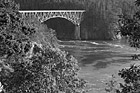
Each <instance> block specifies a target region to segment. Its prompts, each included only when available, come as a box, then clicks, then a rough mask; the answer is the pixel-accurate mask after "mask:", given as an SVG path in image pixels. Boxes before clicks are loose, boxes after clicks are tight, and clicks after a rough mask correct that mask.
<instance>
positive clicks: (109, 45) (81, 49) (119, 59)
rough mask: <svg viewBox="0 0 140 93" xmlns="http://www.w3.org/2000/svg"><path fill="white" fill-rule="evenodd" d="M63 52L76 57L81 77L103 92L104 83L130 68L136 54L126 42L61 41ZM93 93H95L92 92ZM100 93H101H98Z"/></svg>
mask: <svg viewBox="0 0 140 93" xmlns="http://www.w3.org/2000/svg"><path fill="white" fill-rule="evenodd" d="M59 43H60V47H61V49H62V50H65V51H68V52H69V53H71V54H72V55H73V56H75V57H76V58H77V60H78V62H79V66H80V67H81V71H80V76H81V77H83V78H85V79H87V80H88V81H89V82H91V83H92V84H93V85H95V86H94V88H95V89H96V90H101V89H102V90H103V86H104V84H103V83H104V82H105V81H106V80H107V79H108V78H110V77H111V75H112V74H115V73H117V71H118V70H119V69H120V67H125V66H128V64H130V62H131V57H130V56H131V55H132V54H134V53H135V50H134V49H133V48H130V47H129V46H128V44H127V43H126V42H125V41H59ZM91 93H93V92H91ZM94 93H96V92H94ZM97 93H100V92H97Z"/></svg>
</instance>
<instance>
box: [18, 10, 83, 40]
mask: <svg viewBox="0 0 140 93" xmlns="http://www.w3.org/2000/svg"><path fill="white" fill-rule="evenodd" d="M19 12H20V13H22V17H32V16H33V17H37V18H38V20H39V21H40V22H45V21H47V20H49V19H51V18H58V17H59V18H65V19H67V20H69V21H70V22H72V23H73V24H74V25H75V36H76V37H75V38H76V39H80V23H81V21H82V17H83V13H84V12H85V10H33V11H19Z"/></svg>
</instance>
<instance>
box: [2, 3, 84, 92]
mask: <svg viewBox="0 0 140 93" xmlns="http://www.w3.org/2000/svg"><path fill="white" fill-rule="evenodd" d="M0 7H1V9H0V20H3V21H0V22H1V23H0V24H1V25H0V82H1V86H2V87H1V88H2V91H3V93H59V92H65V93H81V92H82V91H83V88H84V87H85V83H86V82H85V80H83V79H80V78H78V76H77V72H78V70H79V67H78V65H77V60H76V59H75V58H74V57H73V56H72V55H70V54H68V53H66V52H64V51H61V50H60V49H58V48H56V47H55V46H53V45H55V44H54V43H53V42H54V41H52V43H50V42H51V41H50V40H51V39H50V38H51V37H52V36H53V34H51V33H50V32H51V31H50V32H49V31H48V33H50V34H49V35H52V36H50V38H48V37H49V36H48V37H47V38H46V37H45V35H44V33H45V31H43V30H44V29H45V28H44V27H43V26H42V25H39V28H41V27H40V26H42V29H41V31H42V32H41V33H40V34H39V31H40V30H39V29H37V28H32V27H31V26H27V25H26V24H25V21H23V19H22V18H21V14H20V13H19V12H18V6H17V5H16V4H15V3H14V2H13V1H12V0H1V1H0ZM29 24H30V23H29ZM42 37H43V39H42ZM46 43H47V44H46ZM49 43H50V45H48V44H49ZM0 90H1V89H0Z"/></svg>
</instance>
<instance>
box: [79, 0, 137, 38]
mask: <svg viewBox="0 0 140 93" xmlns="http://www.w3.org/2000/svg"><path fill="white" fill-rule="evenodd" d="M89 4H90V5H89V6H88V9H87V11H86V13H85V15H84V20H83V21H82V23H81V25H82V26H81V27H82V30H81V32H82V33H81V34H82V35H81V36H82V38H83V39H102V40H110V39H116V36H115V33H114V31H115V30H116V28H117V20H118V15H120V14H130V15H131V14H133V13H134V12H135V10H136V6H135V5H134V0H90V2H89Z"/></svg>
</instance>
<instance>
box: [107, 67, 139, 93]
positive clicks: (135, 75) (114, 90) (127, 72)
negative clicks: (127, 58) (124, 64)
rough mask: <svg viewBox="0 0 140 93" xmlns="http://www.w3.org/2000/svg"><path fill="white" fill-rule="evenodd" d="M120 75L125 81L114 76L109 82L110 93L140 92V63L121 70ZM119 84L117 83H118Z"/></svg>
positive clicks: (108, 90) (108, 89)
mask: <svg viewBox="0 0 140 93" xmlns="http://www.w3.org/2000/svg"><path fill="white" fill-rule="evenodd" d="M118 75H119V76H121V78H122V79H123V81H124V82H123V83H119V86H118V81H116V80H115V79H114V78H113V79H112V80H111V81H110V82H108V83H107V85H108V86H107V88H106V89H105V90H106V92H109V93H140V65H138V66H137V65H134V64H133V65H131V66H130V67H129V68H124V69H122V70H120V71H119V73H118ZM116 84H117V85H116Z"/></svg>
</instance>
